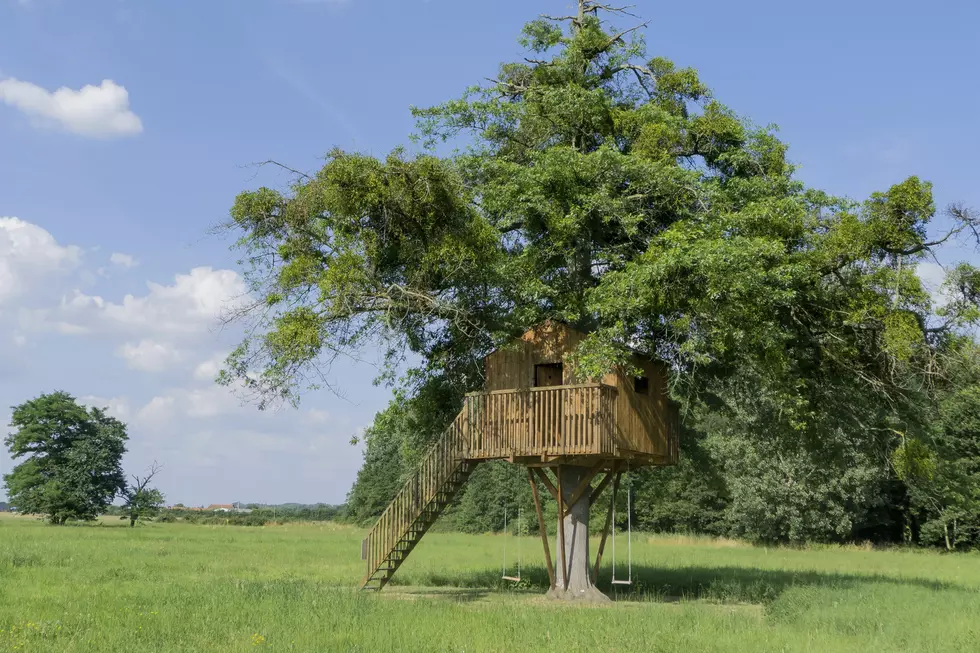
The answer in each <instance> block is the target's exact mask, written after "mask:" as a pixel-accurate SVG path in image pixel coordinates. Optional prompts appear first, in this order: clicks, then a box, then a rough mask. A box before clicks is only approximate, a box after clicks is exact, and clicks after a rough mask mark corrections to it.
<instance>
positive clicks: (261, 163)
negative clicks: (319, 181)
mask: <svg viewBox="0 0 980 653" xmlns="http://www.w3.org/2000/svg"><path fill="white" fill-rule="evenodd" d="M267 165H272V166H276V167H278V168H282V169H283V170H285V171H287V172H291V173H293V174H294V175H296V176H298V177H302V178H303V179H308V180H310V181H312V180H313V177H311V176H310V175H308V174H306V173H305V172H300V171H299V170H297V169H295V168H290V167H289V166H287V165H286V164H284V163H279V162H278V161H274V160H273V159H268V160H266V161H259V162H258V163H250V164H249V167H256V168H262V167H265V166H267Z"/></svg>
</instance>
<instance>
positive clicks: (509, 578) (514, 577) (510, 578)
mask: <svg viewBox="0 0 980 653" xmlns="http://www.w3.org/2000/svg"><path fill="white" fill-rule="evenodd" d="M501 578H503V579H504V580H512V581H514V582H515V583H517V582H520V580H521V577H520V576H501Z"/></svg>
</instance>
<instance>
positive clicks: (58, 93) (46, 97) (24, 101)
mask: <svg viewBox="0 0 980 653" xmlns="http://www.w3.org/2000/svg"><path fill="white" fill-rule="evenodd" d="M0 102H3V103H4V104H6V105H7V106H10V107H13V108H14V109H17V110H19V111H20V112H21V113H23V114H24V115H26V116H27V117H28V118H29V119H30V120H31V122H32V123H33V124H34V125H35V126H38V127H57V128H60V129H64V130H65V131H68V132H71V133H74V134H78V135H80V136H87V137H90V138H112V137H119V136H132V135H134V134H138V133H140V132H142V131H143V123H142V121H141V120H140V118H139V116H137V115H136V114H135V113H133V112H132V111H131V110H130V108H129V91H127V90H126V88H125V87H124V86H120V85H118V84H116V83H115V82H113V81H112V80H110V79H106V80H103V81H102V83H101V84H100V85H99V86H93V85H91V84H87V85H85V86H83V87H82V88H80V89H79V90H77V91H76V90H73V89H70V88H67V87H61V88H59V89H57V90H55V91H48V90H47V89H44V88H41V87H40V86H38V85H36V84H32V83H30V82H25V81H21V80H19V79H14V78H7V79H3V80H0Z"/></svg>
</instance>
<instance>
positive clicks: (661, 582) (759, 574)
mask: <svg viewBox="0 0 980 653" xmlns="http://www.w3.org/2000/svg"><path fill="white" fill-rule="evenodd" d="M610 573H611V572H610V569H609V568H608V567H604V568H603V569H601V570H600V572H599V580H598V582H597V583H596V586H597V587H598V588H599V589H600V590H601V591H602V592H604V593H606V594H607V595H609V596H610V597H612V598H614V599H619V600H633V601H660V602H673V601H678V600H706V601H714V602H722V603H757V604H767V603H771V602H772V601H775V600H776V599H777V598H778V597H779V595H780V594H782V593H783V592H784V591H786V590H787V589H790V588H794V587H830V588H835V589H841V590H844V589H849V588H852V587H856V586H859V585H862V584H871V583H888V584H894V585H907V586H913V587H920V588H924V589H929V590H933V591H941V590H948V589H954V588H955V585H953V584H951V583H944V582H940V581H930V580H924V579H914V578H894V577H891V576H884V575H881V574H849V573H839V572H818V571H781V570H772V569H755V568H751V567H703V566H692V567H681V568H671V569H664V568H659V567H647V566H640V567H636V566H634V567H633V575H632V584H631V585H615V586H613V585H612V584H611V583H610ZM625 575H626V574H625V570H622V573H621V575H620V574H619V572H618V573H617V578H622V577H625ZM403 583H404V585H403ZM391 584H392V585H394V586H399V585H400V586H402V587H406V586H407V585H409V584H411V585H414V586H426V587H436V588H446V589H447V590H448V589H449V588H455V591H468V590H483V591H484V592H490V591H493V592H500V591H515V592H521V593H529V594H543V593H544V592H546V591H547V590H548V586H549V582H548V572H547V570H546V569H545V568H544V567H540V566H534V567H528V568H525V569H524V570H523V571H522V573H521V581H520V582H517V583H515V582H512V581H507V580H504V579H502V578H501V577H500V572H499V571H497V570H491V569H484V570H480V571H473V572H460V573H454V574H438V573H426V574H410V575H406V576H405V577H403V578H399V577H398V576H396V577H395V578H394V579H392V583H391ZM449 591H450V592H452V591H453V590H449Z"/></svg>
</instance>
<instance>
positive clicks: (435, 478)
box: [361, 321, 679, 595]
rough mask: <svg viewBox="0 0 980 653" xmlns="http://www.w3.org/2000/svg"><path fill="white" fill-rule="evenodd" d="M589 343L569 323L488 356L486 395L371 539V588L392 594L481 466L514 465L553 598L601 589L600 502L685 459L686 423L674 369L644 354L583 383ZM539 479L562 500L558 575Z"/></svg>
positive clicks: (474, 398) (471, 404)
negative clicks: (593, 537)
mask: <svg viewBox="0 0 980 653" xmlns="http://www.w3.org/2000/svg"><path fill="white" fill-rule="evenodd" d="M584 338H585V334H583V333H581V332H579V331H577V330H575V329H573V328H571V327H569V326H568V325H565V324H563V323H560V322H552V321H547V322H544V323H542V324H540V325H538V326H536V327H534V328H532V329H530V330H529V331H527V332H526V333H525V334H524V335H523V336H521V337H520V338H518V339H516V340H515V341H513V342H511V343H509V344H507V345H506V346H504V347H501V348H500V349H498V350H496V351H494V352H493V353H491V354H490V355H489V356H487V358H486V359H485V378H486V386H485V388H484V390H483V391H481V392H474V393H471V394H469V395H467V396H466V398H465V401H464V404H463V408H462V410H461V411H460V412H459V414H458V415H457V416H456V419H455V420H454V421H453V423H452V424H451V425H450V426H449V428H448V429H447V430H446V432H445V433H444V434H443V436H442V438H441V439H440V440H439V441H438V442H437V443H436V444H435V445H434V446H433V447H432V449H431V450H430V451H429V452H428V453H427V455H426V456H425V457H424V458H423V460H422V462H421V464H420V466H419V468H418V470H417V472H416V473H415V475H414V476H413V477H411V478H410V479H409V480H408V481H407V482H406V484H405V486H404V487H403V488H402V489H401V491H400V492H399V493H398V494H397V495H396V497H395V499H394V500H393V501H392V502H391V504H390V505H389V506H388V508H387V509H386V510H385V512H384V513H383V514H382V515H381V518H380V519H379V520H378V522H377V524H375V526H374V528H373V529H372V530H371V532H370V533H369V535H368V537H367V538H366V539H365V540H364V542H363V543H362V551H361V554H362V558H363V559H365V560H366V561H367V567H368V568H367V575H366V576H365V578H364V582H363V584H362V587H363V588H365V589H379V590H380V589H381V588H382V587H384V585H385V584H386V583H387V582H388V581H389V580H390V579H391V576H392V575H393V574H394V573H395V571H396V570H397V569H398V567H399V566H400V565H401V563H402V562H403V561H404V560H405V559H406V558H407V557H408V554H409V553H411V551H412V549H414V547H415V545H416V544H417V543H418V541H419V540H420V539H421V537H422V535H424V534H425V532H426V531H427V530H428V528H429V527H430V526H431V525H432V523H433V522H435V520H436V519H437V518H438V516H439V515H440V514H441V512H442V511H443V510H444V509H445V507H446V506H447V505H448V504H449V503H450V502H451V501H452V499H453V497H454V496H455V495H456V493H457V492H458V491H459V489H460V488H461V487H462V486H463V484H465V482H466V480H467V479H468V478H469V476H470V474H471V473H472V471H473V469H474V468H475V467H476V466H477V465H478V464H479V463H481V462H483V461H486V460H506V461H508V462H511V463H513V464H517V465H521V466H524V467H527V468H528V472H527V473H528V477H529V479H530V481H531V490H532V494H533V496H534V500H535V506H536V508H537V512H538V518H539V525H540V526H541V529H540V530H541V533H542V541H543V544H544V547H545V558H546V562H547V563H548V572H549V576H550V578H551V583H552V591H558V592H560V593H568V592H569V591H570V590H571V591H573V592H575V593H576V595H577V594H578V593H590V594H591V593H592V591H593V590H592V587H591V586H592V583H593V582H594V576H595V573H597V570H598V567H599V561H600V559H601V555H602V547H603V545H604V543H605V535H603V539H602V543H600V548H599V555H598V556H597V559H596V563H595V566H594V569H595V571H591V569H589V563H588V516H589V506H590V505H591V504H592V503H594V502H595V500H596V499H597V498H598V497H599V495H600V494H602V492H603V491H604V490H605V489H606V487H608V486H609V485H610V481H613V483H612V486H613V500H614V499H615V492H616V489H617V488H618V485H619V482H618V479H619V475H620V474H621V473H622V472H623V471H624V470H626V469H635V468H637V467H642V466H649V465H671V464H674V463H676V462H677V454H678V432H679V422H678V413H677V408H676V406H675V405H674V404H673V403H672V402H671V400H670V398H669V397H668V395H667V368H666V366H665V365H663V364H662V363H659V362H656V361H653V360H650V359H647V358H644V357H642V356H640V355H634V356H633V360H632V361H631V363H632V365H631V366H632V367H633V368H635V369H634V370H632V371H629V370H626V369H621V368H617V369H614V370H613V371H611V372H609V373H608V374H606V375H605V376H603V377H602V378H599V379H584V378H581V377H580V375H579V374H577V373H576V368H575V364H574V361H572V360H571V356H570V354H572V353H573V352H574V351H575V350H576V348H577V347H578V345H579V344H580V343H581V342H582V340H583V339H584ZM637 370H639V373H637ZM549 471H550V472H551V473H552V474H553V479H552V477H551V476H549V474H548V472H549ZM600 475H603V476H604V477H603V478H601V479H600V480H599V481H598V483H597V484H595V486H594V487H593V481H595V480H596V479H597V478H598V477H599V476H600ZM535 479H536V480H537V481H538V482H540V483H541V484H542V485H543V486H544V487H545V488H546V489H547V490H548V492H549V493H550V494H551V495H552V497H553V498H554V499H555V500H556V501H558V503H559V528H558V531H559V532H558V540H559V541H558V550H559V551H560V554H561V555H560V558H561V566H560V569H559V570H558V572H559V573H557V574H556V572H555V568H554V565H553V564H552V562H551V554H550V548H549V543H548V539H547V537H546V536H545V535H544V533H545V532H546V529H545V528H544V521H543V518H542V513H541V508H540V505H541V503H540V499H539V496H538V485H537V483H536V482H535ZM612 505H613V504H612V502H611V503H610V515H609V519H607V525H606V529H605V531H608V530H609V523H608V522H611V517H612ZM569 529H571V531H572V533H571V537H569V533H568V530H569ZM576 540H577V541H578V544H577V545H576V544H575V542H576ZM583 558H584V562H583ZM570 559H571V562H569V560H570Z"/></svg>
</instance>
